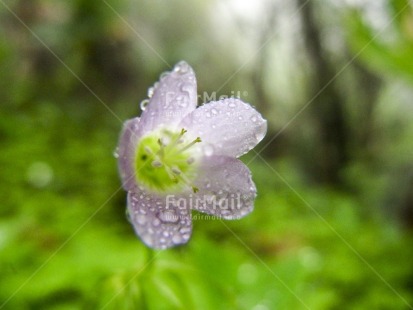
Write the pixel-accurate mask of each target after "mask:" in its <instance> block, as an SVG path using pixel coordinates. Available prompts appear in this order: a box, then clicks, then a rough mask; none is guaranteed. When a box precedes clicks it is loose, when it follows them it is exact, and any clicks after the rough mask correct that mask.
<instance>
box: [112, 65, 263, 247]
mask: <svg viewBox="0 0 413 310" xmlns="http://www.w3.org/2000/svg"><path fill="white" fill-rule="evenodd" d="M148 96H149V97H150V99H149V100H148V101H146V102H148V104H147V105H146V107H145V108H144V109H143V110H144V111H143V112H142V115H141V117H140V118H139V117H136V118H133V119H131V120H128V121H126V122H125V124H124V126H123V130H122V133H121V136H120V141H119V146H118V160H119V172H120V176H121V180H122V185H123V187H124V189H125V190H126V191H127V192H128V198H127V211H128V214H129V217H130V221H131V223H132V224H133V227H134V229H135V231H136V234H137V235H138V236H139V237H140V238H141V239H142V241H143V242H144V243H145V244H146V245H148V246H149V247H152V248H157V249H165V248H168V247H172V246H175V245H179V244H183V243H186V242H187V241H188V240H189V238H190V235H191V232H192V220H191V209H194V210H198V211H201V212H204V213H207V214H210V215H213V216H217V217H220V218H224V219H238V218H241V217H243V216H245V215H247V214H248V213H250V212H251V211H252V210H253V207H254V199H255V197H256V187H255V184H254V183H253V181H252V179H251V172H250V170H249V169H248V168H247V166H245V165H244V164H243V163H242V162H241V161H240V160H238V159H237V157H239V156H241V155H243V154H245V153H247V152H248V151H249V150H251V149H252V148H253V147H255V146H256V145H257V143H258V142H260V141H261V140H262V138H263V137H264V135H265V133H266V131H267V122H266V120H264V119H263V118H262V116H261V115H260V113H258V112H257V111H256V110H255V109H254V108H252V107H251V106H250V105H249V104H247V103H244V102H242V101H241V100H240V99H236V98H227V99H223V100H219V101H212V102H209V103H207V104H204V105H201V106H200V107H198V108H197V88H196V79H195V74H194V72H193V70H192V68H191V67H190V66H189V65H188V64H187V63H186V62H183V61H181V62H179V63H178V64H177V65H176V66H175V67H174V69H173V71H171V72H167V73H164V74H162V75H161V78H160V81H159V82H158V83H155V85H154V87H153V88H150V89H149V90H148Z"/></svg>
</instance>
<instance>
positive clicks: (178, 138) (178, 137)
mask: <svg viewBox="0 0 413 310" xmlns="http://www.w3.org/2000/svg"><path fill="white" fill-rule="evenodd" d="M186 132H187V130H186V129H185V128H182V129H181V132H180V133H179V135H178V136H177V137H176V139H175V140H174V141H172V142H171V144H170V145H169V146H170V148H173V147H174V146H175V145H177V144H181V143H183V142H184V140H183V139H182V137H183V136H184V134H185V133H186Z"/></svg>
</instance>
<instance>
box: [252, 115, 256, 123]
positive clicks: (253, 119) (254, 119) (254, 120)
mask: <svg viewBox="0 0 413 310" xmlns="http://www.w3.org/2000/svg"><path fill="white" fill-rule="evenodd" d="M251 121H253V122H254V123H255V122H257V117H256V116H255V115H254V116H251Z"/></svg>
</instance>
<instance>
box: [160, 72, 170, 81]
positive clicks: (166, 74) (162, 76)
mask: <svg viewBox="0 0 413 310" xmlns="http://www.w3.org/2000/svg"><path fill="white" fill-rule="evenodd" d="M168 75H169V72H162V73H161V76H160V77H159V79H160V80H161V81H162V80H164V79H165V78H166V77H167V76H168Z"/></svg>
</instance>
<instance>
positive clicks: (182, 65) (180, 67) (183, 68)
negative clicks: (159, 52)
mask: <svg viewBox="0 0 413 310" xmlns="http://www.w3.org/2000/svg"><path fill="white" fill-rule="evenodd" d="M174 71H175V72H177V73H179V74H185V73H187V72H188V71H189V65H188V64H187V63H186V62H185V61H180V62H179V63H177V64H176V65H175V67H174Z"/></svg>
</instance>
